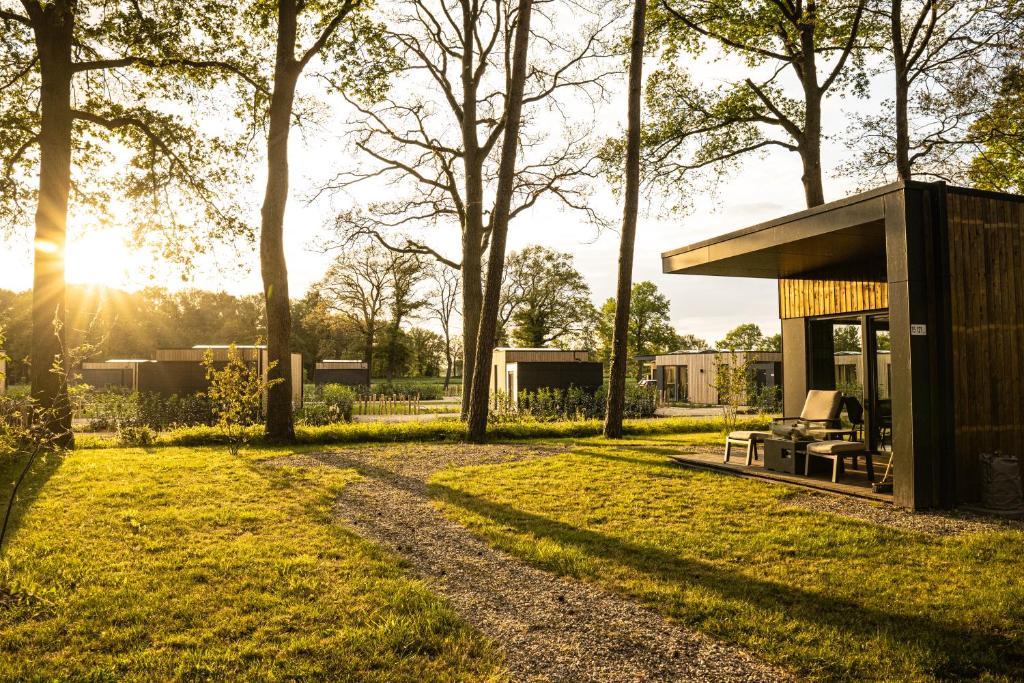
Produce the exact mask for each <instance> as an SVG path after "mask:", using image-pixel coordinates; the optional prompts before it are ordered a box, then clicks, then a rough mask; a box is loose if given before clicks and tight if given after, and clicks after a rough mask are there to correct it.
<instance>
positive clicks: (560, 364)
mask: <svg viewBox="0 0 1024 683" xmlns="http://www.w3.org/2000/svg"><path fill="white" fill-rule="evenodd" d="M517 367H518V372H517V373H516V379H517V381H518V383H519V391H537V390H538V389H544V388H547V389H568V388H569V387H579V388H581V389H586V390H587V391H597V389H598V387H600V386H601V384H603V383H604V369H603V366H602V365H601V363H597V362H590V361H586V362H584V361H543V362H542V361H537V362H531V361H522V362H520V363H518V364H517Z"/></svg>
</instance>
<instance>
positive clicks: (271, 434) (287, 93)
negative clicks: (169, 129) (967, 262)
mask: <svg viewBox="0 0 1024 683" xmlns="http://www.w3.org/2000/svg"><path fill="white" fill-rule="evenodd" d="M266 5H267V3H263V2H257V4H256V8H255V9H256V13H257V14H260V15H263V17H264V18H267V14H268V12H267V10H269V9H270V8H269V7H267V6H266ZM367 5H369V2H368V1H366V2H362V1H361V0H344V1H343V2H315V3H313V2H305V0H277V3H276V12H274V11H273V10H271V12H270V13H276V19H277V34H276V40H275V59H274V76H273V91H272V93H271V96H270V109H269V113H268V120H269V127H268V131H267V184H266V193H265V195H264V199H263V209H262V211H261V224H260V272H261V274H262V276H263V292H264V296H265V297H266V306H267V353H268V356H269V360H270V362H271V363H272V364H274V365H273V366H272V367H271V369H270V371H269V373H268V379H269V380H270V381H271V382H274V381H275V380H280V381H278V382H277V383H276V384H271V386H270V389H268V391H267V414H266V429H267V437H268V438H269V439H271V440H274V441H284V442H287V441H292V440H294V438H295V426H294V419H293V416H292V399H291V390H290V389H289V387H291V361H290V358H291V348H290V346H289V345H290V342H291V327H292V320H291V302H290V299H289V298H288V266H287V263H286V262H285V254H284V215H285V208H286V204H287V202H288V136H289V133H290V131H291V126H292V118H293V115H294V109H295V96H296V89H297V87H298V83H299V78H300V76H301V75H302V73H303V71H304V70H305V69H306V67H307V66H309V64H310V62H312V61H313V60H314V59H317V58H323V57H324V55H325V54H326V55H328V56H330V55H331V54H332V51H333V57H334V59H333V60H330V61H331V66H332V68H333V69H335V70H336V74H335V78H334V79H331V80H330V82H332V83H334V84H335V85H336V86H337V87H338V89H339V90H341V91H342V92H353V93H357V94H361V95H363V96H372V95H373V94H374V93H375V92H376V91H377V90H378V89H379V88H381V86H382V84H383V83H384V82H386V78H387V73H388V69H389V67H390V64H389V63H388V62H387V60H381V62H380V64H378V65H377V68H354V64H353V63H352V62H354V61H356V59H353V57H352V55H355V56H357V59H358V57H359V56H362V55H363V54H364V52H365V50H366V49H367V47H369V48H371V52H372V48H373V47H374V46H375V42H374V36H376V35H377V34H378V30H377V27H376V26H375V25H374V24H373V23H372V22H370V21H368V20H366V19H365V16H364V15H363V14H362V12H361V10H364V9H365V8H366V6H367ZM307 34H308V35H309V36H310V38H311V43H310V45H309V47H307V48H306V49H304V50H300V49H299V41H300V36H302V35H307ZM374 56H375V57H378V58H379V57H381V55H380V54H377V55H374ZM368 63H369V64H370V65H371V66H372V64H373V60H370V61H369V62H368Z"/></svg>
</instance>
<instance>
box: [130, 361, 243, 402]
mask: <svg viewBox="0 0 1024 683" xmlns="http://www.w3.org/2000/svg"><path fill="white" fill-rule="evenodd" d="M225 365H227V361H214V362H213V367H215V368H216V369H218V370H220V369H222V368H223V367H224V366H225ZM209 386H210V383H209V382H208V381H207V380H206V368H205V367H203V365H202V363H199V362H195V361H184V360H182V361H174V360H162V361H160V362H159V363H143V364H141V365H140V366H139V393H143V394H144V393H154V394H160V395H161V396H173V395H177V396H187V395H190V394H196V393H199V392H201V391H206V389H207V388H209Z"/></svg>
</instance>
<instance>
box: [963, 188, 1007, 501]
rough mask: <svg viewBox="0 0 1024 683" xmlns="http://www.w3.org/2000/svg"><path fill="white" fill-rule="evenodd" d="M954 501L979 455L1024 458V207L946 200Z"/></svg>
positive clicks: (970, 485) (968, 488) (972, 489)
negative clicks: (1014, 455) (994, 453)
mask: <svg viewBox="0 0 1024 683" xmlns="http://www.w3.org/2000/svg"><path fill="white" fill-rule="evenodd" d="M947 197H948V199H947V214H948V226H949V264H950V266H949V270H950V299H951V301H950V304H951V316H952V323H953V324H952V335H953V339H952V342H953V343H952V345H951V346H952V354H953V389H954V391H953V396H952V397H951V398H952V400H953V401H954V416H955V419H954V422H955V446H956V449H955V452H956V471H957V496H958V498H959V499H960V500H970V499H973V498H976V497H977V495H978V454H979V453H985V452H991V451H993V450H996V449H998V450H1000V451H1003V452H1006V453H1012V454H1016V455H1018V456H1021V457H1022V458H1024V203H1021V202H1020V201H1013V200H1009V199H1002V198H996V197H989V196H984V195H979V194H972V193H962V192H956V191H955V190H953V189H950V191H949V193H948V195H947Z"/></svg>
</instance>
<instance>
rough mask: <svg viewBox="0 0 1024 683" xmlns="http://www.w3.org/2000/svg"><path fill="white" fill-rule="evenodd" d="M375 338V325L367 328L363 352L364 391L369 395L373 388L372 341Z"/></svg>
mask: <svg viewBox="0 0 1024 683" xmlns="http://www.w3.org/2000/svg"><path fill="white" fill-rule="evenodd" d="M376 336H377V329H376V325H373V326H370V327H368V328H367V332H366V351H365V352H363V359H364V360H365V361H366V390H367V391H370V392H371V393H372V387H373V341H374V339H375V338H376Z"/></svg>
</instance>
